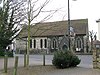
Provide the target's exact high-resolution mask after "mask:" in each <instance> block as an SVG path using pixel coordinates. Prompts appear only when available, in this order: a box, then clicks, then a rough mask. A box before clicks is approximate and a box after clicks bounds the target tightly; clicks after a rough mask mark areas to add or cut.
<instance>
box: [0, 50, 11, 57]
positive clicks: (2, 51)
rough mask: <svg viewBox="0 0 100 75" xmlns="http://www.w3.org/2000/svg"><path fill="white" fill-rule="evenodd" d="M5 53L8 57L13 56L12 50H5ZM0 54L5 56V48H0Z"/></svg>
mask: <svg viewBox="0 0 100 75" xmlns="http://www.w3.org/2000/svg"><path fill="white" fill-rule="evenodd" d="M6 54H7V55H8V57H13V52H12V51H7V52H6ZM0 56H5V50H0Z"/></svg>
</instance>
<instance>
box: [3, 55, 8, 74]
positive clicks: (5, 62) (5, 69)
mask: <svg viewBox="0 0 100 75" xmlns="http://www.w3.org/2000/svg"><path fill="white" fill-rule="evenodd" d="M7 66H8V55H7V54H6V55H5V57H4V72H5V73H7Z"/></svg>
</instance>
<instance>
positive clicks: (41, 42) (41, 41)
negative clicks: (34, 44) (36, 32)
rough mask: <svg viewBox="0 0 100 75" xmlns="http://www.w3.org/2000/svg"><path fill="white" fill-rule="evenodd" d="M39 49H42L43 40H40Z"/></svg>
mask: <svg viewBox="0 0 100 75" xmlns="http://www.w3.org/2000/svg"><path fill="white" fill-rule="evenodd" d="M40 48H43V40H42V39H41V40H40Z"/></svg>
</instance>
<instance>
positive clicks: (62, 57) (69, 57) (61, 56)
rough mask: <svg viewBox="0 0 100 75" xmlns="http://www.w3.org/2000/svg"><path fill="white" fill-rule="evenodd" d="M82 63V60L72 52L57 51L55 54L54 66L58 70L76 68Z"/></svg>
mask: <svg viewBox="0 0 100 75" xmlns="http://www.w3.org/2000/svg"><path fill="white" fill-rule="evenodd" d="M79 63H80V59H79V58H78V57H77V56H76V55H75V54H73V53H72V52H71V51H69V50H68V51H57V52H55V53H54V57H53V60H52V64H53V65H54V66H56V67H57V68H68V67H75V66H77V65H78V64H79Z"/></svg>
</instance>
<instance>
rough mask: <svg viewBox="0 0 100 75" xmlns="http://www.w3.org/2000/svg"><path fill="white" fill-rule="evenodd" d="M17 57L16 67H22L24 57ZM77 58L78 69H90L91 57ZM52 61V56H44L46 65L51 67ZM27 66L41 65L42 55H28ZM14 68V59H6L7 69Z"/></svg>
mask: <svg viewBox="0 0 100 75" xmlns="http://www.w3.org/2000/svg"><path fill="white" fill-rule="evenodd" d="M17 56H19V61H18V66H24V64H23V63H24V57H23V55H19V54H18V55H17ZM78 57H79V58H80V59H81V63H80V64H79V65H78V66H80V67H85V68H92V66H93V65H92V55H78ZM52 59H53V55H46V56H45V60H46V65H52ZM3 62H4V59H3V58H0V70H2V69H3V66H4V64H3ZM29 65H30V66H34V65H43V55H30V59H29ZM11 67H14V58H9V59H8V68H11Z"/></svg>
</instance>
